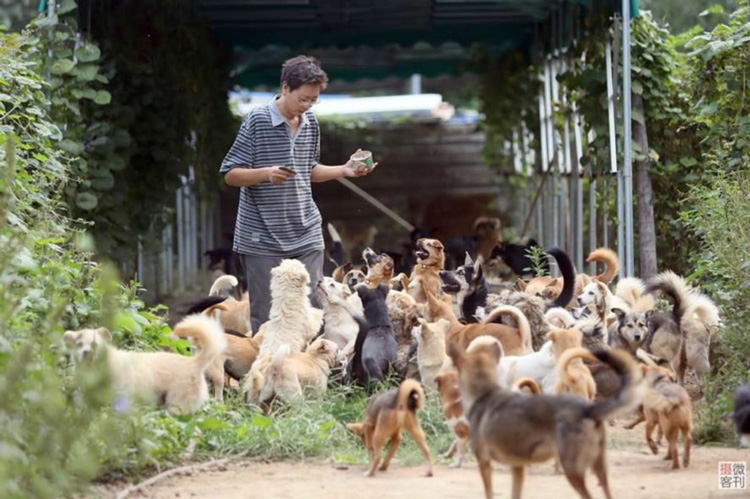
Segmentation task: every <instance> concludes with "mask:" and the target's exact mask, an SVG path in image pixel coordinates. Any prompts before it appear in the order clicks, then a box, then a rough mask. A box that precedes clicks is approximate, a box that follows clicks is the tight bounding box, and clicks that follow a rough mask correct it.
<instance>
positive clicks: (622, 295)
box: [615, 277, 646, 308]
mask: <svg viewBox="0 0 750 499" xmlns="http://www.w3.org/2000/svg"><path fill="white" fill-rule="evenodd" d="M645 289H646V284H645V283H644V282H643V280H641V279H639V278H637V277H626V278H624V279H620V280H619V281H618V282H617V288H616V289H615V296H616V297H618V298H619V299H621V300H622V301H624V302H625V303H627V304H628V305H629V306H630V307H631V308H632V307H633V306H635V304H636V303H638V301H639V300H640V299H641V298H642V297H643V294H644V293H645Z"/></svg>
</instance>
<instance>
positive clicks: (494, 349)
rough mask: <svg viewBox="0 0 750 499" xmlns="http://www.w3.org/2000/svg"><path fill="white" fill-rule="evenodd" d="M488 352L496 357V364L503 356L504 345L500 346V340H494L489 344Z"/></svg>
mask: <svg viewBox="0 0 750 499" xmlns="http://www.w3.org/2000/svg"><path fill="white" fill-rule="evenodd" d="M487 353H489V354H490V355H491V356H492V358H493V359H495V364H499V363H500V357H502V356H503V347H501V346H500V343H499V342H497V341H493V342H492V344H491V345H488V346H487Z"/></svg>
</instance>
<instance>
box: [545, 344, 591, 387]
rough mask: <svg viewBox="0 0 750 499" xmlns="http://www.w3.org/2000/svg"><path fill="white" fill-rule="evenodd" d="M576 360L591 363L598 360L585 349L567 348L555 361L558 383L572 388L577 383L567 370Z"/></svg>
mask: <svg viewBox="0 0 750 499" xmlns="http://www.w3.org/2000/svg"><path fill="white" fill-rule="evenodd" d="M576 359H585V360H589V361H591V362H598V360H599V359H597V358H596V357H594V355H593V354H592V353H591V352H590V351H589V350H588V349H587V348H580V347H579V348H568V349H567V350H565V351H564V352H563V353H562V355H560V358H559V359H557V365H556V366H555V369H556V370H557V379H558V383H560V384H563V385H567V386H572V385H575V384H576V383H578V381H577V380H576V379H574V378H573V377H572V376H571V375H570V371H569V370H568V367H570V363H571V362H573V361H574V360H576ZM587 369H588V368H587Z"/></svg>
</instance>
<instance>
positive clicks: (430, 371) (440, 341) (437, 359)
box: [412, 318, 450, 390]
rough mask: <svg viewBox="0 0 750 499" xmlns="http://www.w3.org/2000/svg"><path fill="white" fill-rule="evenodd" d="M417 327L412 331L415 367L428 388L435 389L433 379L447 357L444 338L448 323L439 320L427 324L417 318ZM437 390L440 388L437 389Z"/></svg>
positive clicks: (448, 326)
mask: <svg viewBox="0 0 750 499" xmlns="http://www.w3.org/2000/svg"><path fill="white" fill-rule="evenodd" d="M418 321H419V325H418V326H415V327H414V329H413V330H412V335H413V337H414V339H415V340H416V342H417V365H418V367H419V378H420V379H421V380H422V384H424V386H426V387H428V388H436V386H435V381H434V380H435V377H436V376H437V375H438V373H439V372H440V370H441V368H442V367H443V363H445V359H446V357H447V355H446V353H445V336H446V334H447V332H448V328H450V322H448V321H447V320H445V319H440V320H438V321H437V322H427V321H426V320H424V319H422V318H419V319H418ZM437 388H438V390H439V389H440V387H437Z"/></svg>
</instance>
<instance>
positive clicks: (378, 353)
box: [349, 284, 396, 385]
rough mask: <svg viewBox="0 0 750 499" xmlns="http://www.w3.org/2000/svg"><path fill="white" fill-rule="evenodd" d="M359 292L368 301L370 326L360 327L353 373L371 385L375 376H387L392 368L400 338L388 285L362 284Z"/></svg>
mask: <svg viewBox="0 0 750 499" xmlns="http://www.w3.org/2000/svg"><path fill="white" fill-rule="evenodd" d="M357 294H358V295H359V297H360V299H361V300H362V304H363V305H364V309H365V319H366V321H367V325H368V327H369V329H367V330H365V331H362V330H360V332H359V334H358V335H357V340H356V342H355V344H354V357H352V361H351V362H350V363H349V376H350V378H351V379H352V380H354V381H357V382H359V383H360V384H363V385H367V384H369V383H370V381H371V380H375V381H383V380H385V378H386V376H388V374H389V373H390V372H391V370H392V367H393V363H394V362H395V361H396V338H395V337H394V335H393V326H392V325H391V320H390V318H389V317H388V307H387V306H386V303H385V297H386V295H387V294H388V286H386V285H385V284H381V285H380V286H378V287H377V288H376V289H369V288H368V287H366V286H360V287H358V288H357Z"/></svg>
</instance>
